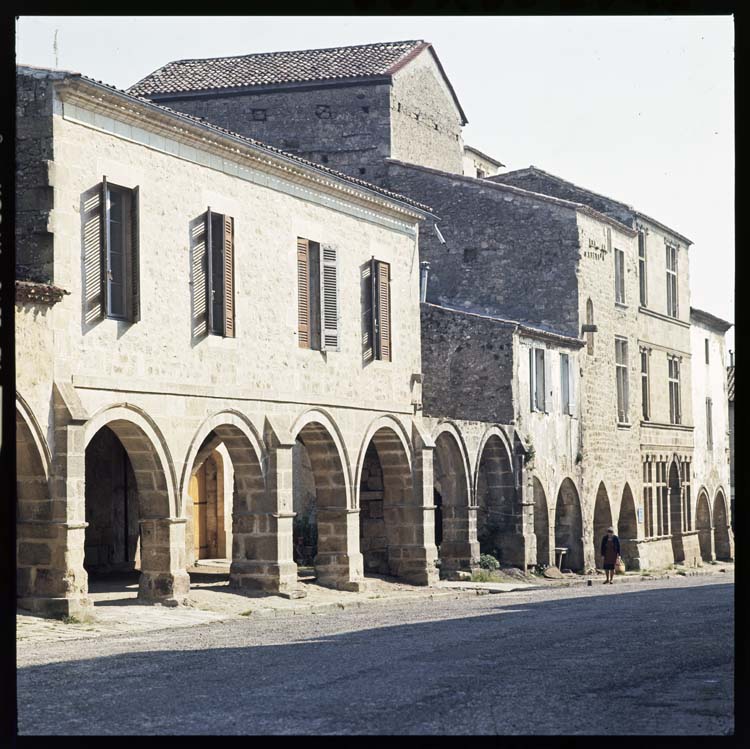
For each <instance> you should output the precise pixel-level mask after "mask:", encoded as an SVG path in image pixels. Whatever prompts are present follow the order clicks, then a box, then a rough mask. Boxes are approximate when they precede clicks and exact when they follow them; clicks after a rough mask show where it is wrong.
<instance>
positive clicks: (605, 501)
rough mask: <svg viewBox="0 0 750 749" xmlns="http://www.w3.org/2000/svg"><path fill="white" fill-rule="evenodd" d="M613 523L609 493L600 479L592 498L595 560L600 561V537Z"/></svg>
mask: <svg viewBox="0 0 750 749" xmlns="http://www.w3.org/2000/svg"><path fill="white" fill-rule="evenodd" d="M613 525H614V523H613V522H612V508H611V505H610V502H609V494H608V493H607V487H606V486H605V485H604V482H603V481H601V482H600V483H599V488H598V489H597V490H596V499H595V500H594V553H595V555H596V559H597V561H600V560H599V556H600V551H601V544H602V539H603V538H604V536H605V535H607V528H609V527H610V526H613Z"/></svg>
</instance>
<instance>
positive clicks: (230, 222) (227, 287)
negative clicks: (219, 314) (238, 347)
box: [223, 216, 234, 338]
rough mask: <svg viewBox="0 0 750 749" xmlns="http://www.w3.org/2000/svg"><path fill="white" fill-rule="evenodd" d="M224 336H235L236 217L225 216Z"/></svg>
mask: <svg viewBox="0 0 750 749" xmlns="http://www.w3.org/2000/svg"><path fill="white" fill-rule="evenodd" d="M223 254H224V274H223V275H224V336H225V337H226V338H234V219H233V218H232V217H231V216H224V253H223Z"/></svg>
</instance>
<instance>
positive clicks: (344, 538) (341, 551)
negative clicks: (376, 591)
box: [315, 507, 365, 592]
mask: <svg viewBox="0 0 750 749" xmlns="http://www.w3.org/2000/svg"><path fill="white" fill-rule="evenodd" d="M317 523H318V553H317V554H316V556H315V573H316V575H317V582H318V584H319V585H326V586H328V587H331V588H337V589H338V590H351V591H355V592H358V591H361V590H364V589H365V575H364V560H363V558H362V553H361V552H360V550H359V510H354V509H341V508H339V507H333V508H332V507H318V511H317Z"/></svg>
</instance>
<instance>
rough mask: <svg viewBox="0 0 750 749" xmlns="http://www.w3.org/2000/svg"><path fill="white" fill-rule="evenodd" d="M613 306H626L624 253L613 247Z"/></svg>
mask: <svg viewBox="0 0 750 749" xmlns="http://www.w3.org/2000/svg"><path fill="white" fill-rule="evenodd" d="M614 259H615V304H622V305H625V304H627V301H626V298H625V251H624V250H620V249H619V248H617V247H615V250H614Z"/></svg>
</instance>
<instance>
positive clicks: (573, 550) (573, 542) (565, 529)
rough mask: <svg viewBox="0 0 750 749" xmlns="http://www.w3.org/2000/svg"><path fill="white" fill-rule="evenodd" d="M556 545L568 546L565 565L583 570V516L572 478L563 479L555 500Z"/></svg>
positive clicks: (560, 546) (578, 570)
mask: <svg viewBox="0 0 750 749" xmlns="http://www.w3.org/2000/svg"><path fill="white" fill-rule="evenodd" d="M555 547H557V548H563V547H564V548H566V549H567V552H566V555H565V557H564V561H563V565H562V566H563V567H567V568H568V569H571V570H573V572H583V568H584V557H583V516H582V513H581V500H580V497H579V494H578V489H576V486H575V484H574V483H573V481H572V480H571V479H570V478H565V479H563V481H562V483H561V484H560V488H559V489H558V491H557V500H556V502H555Z"/></svg>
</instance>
